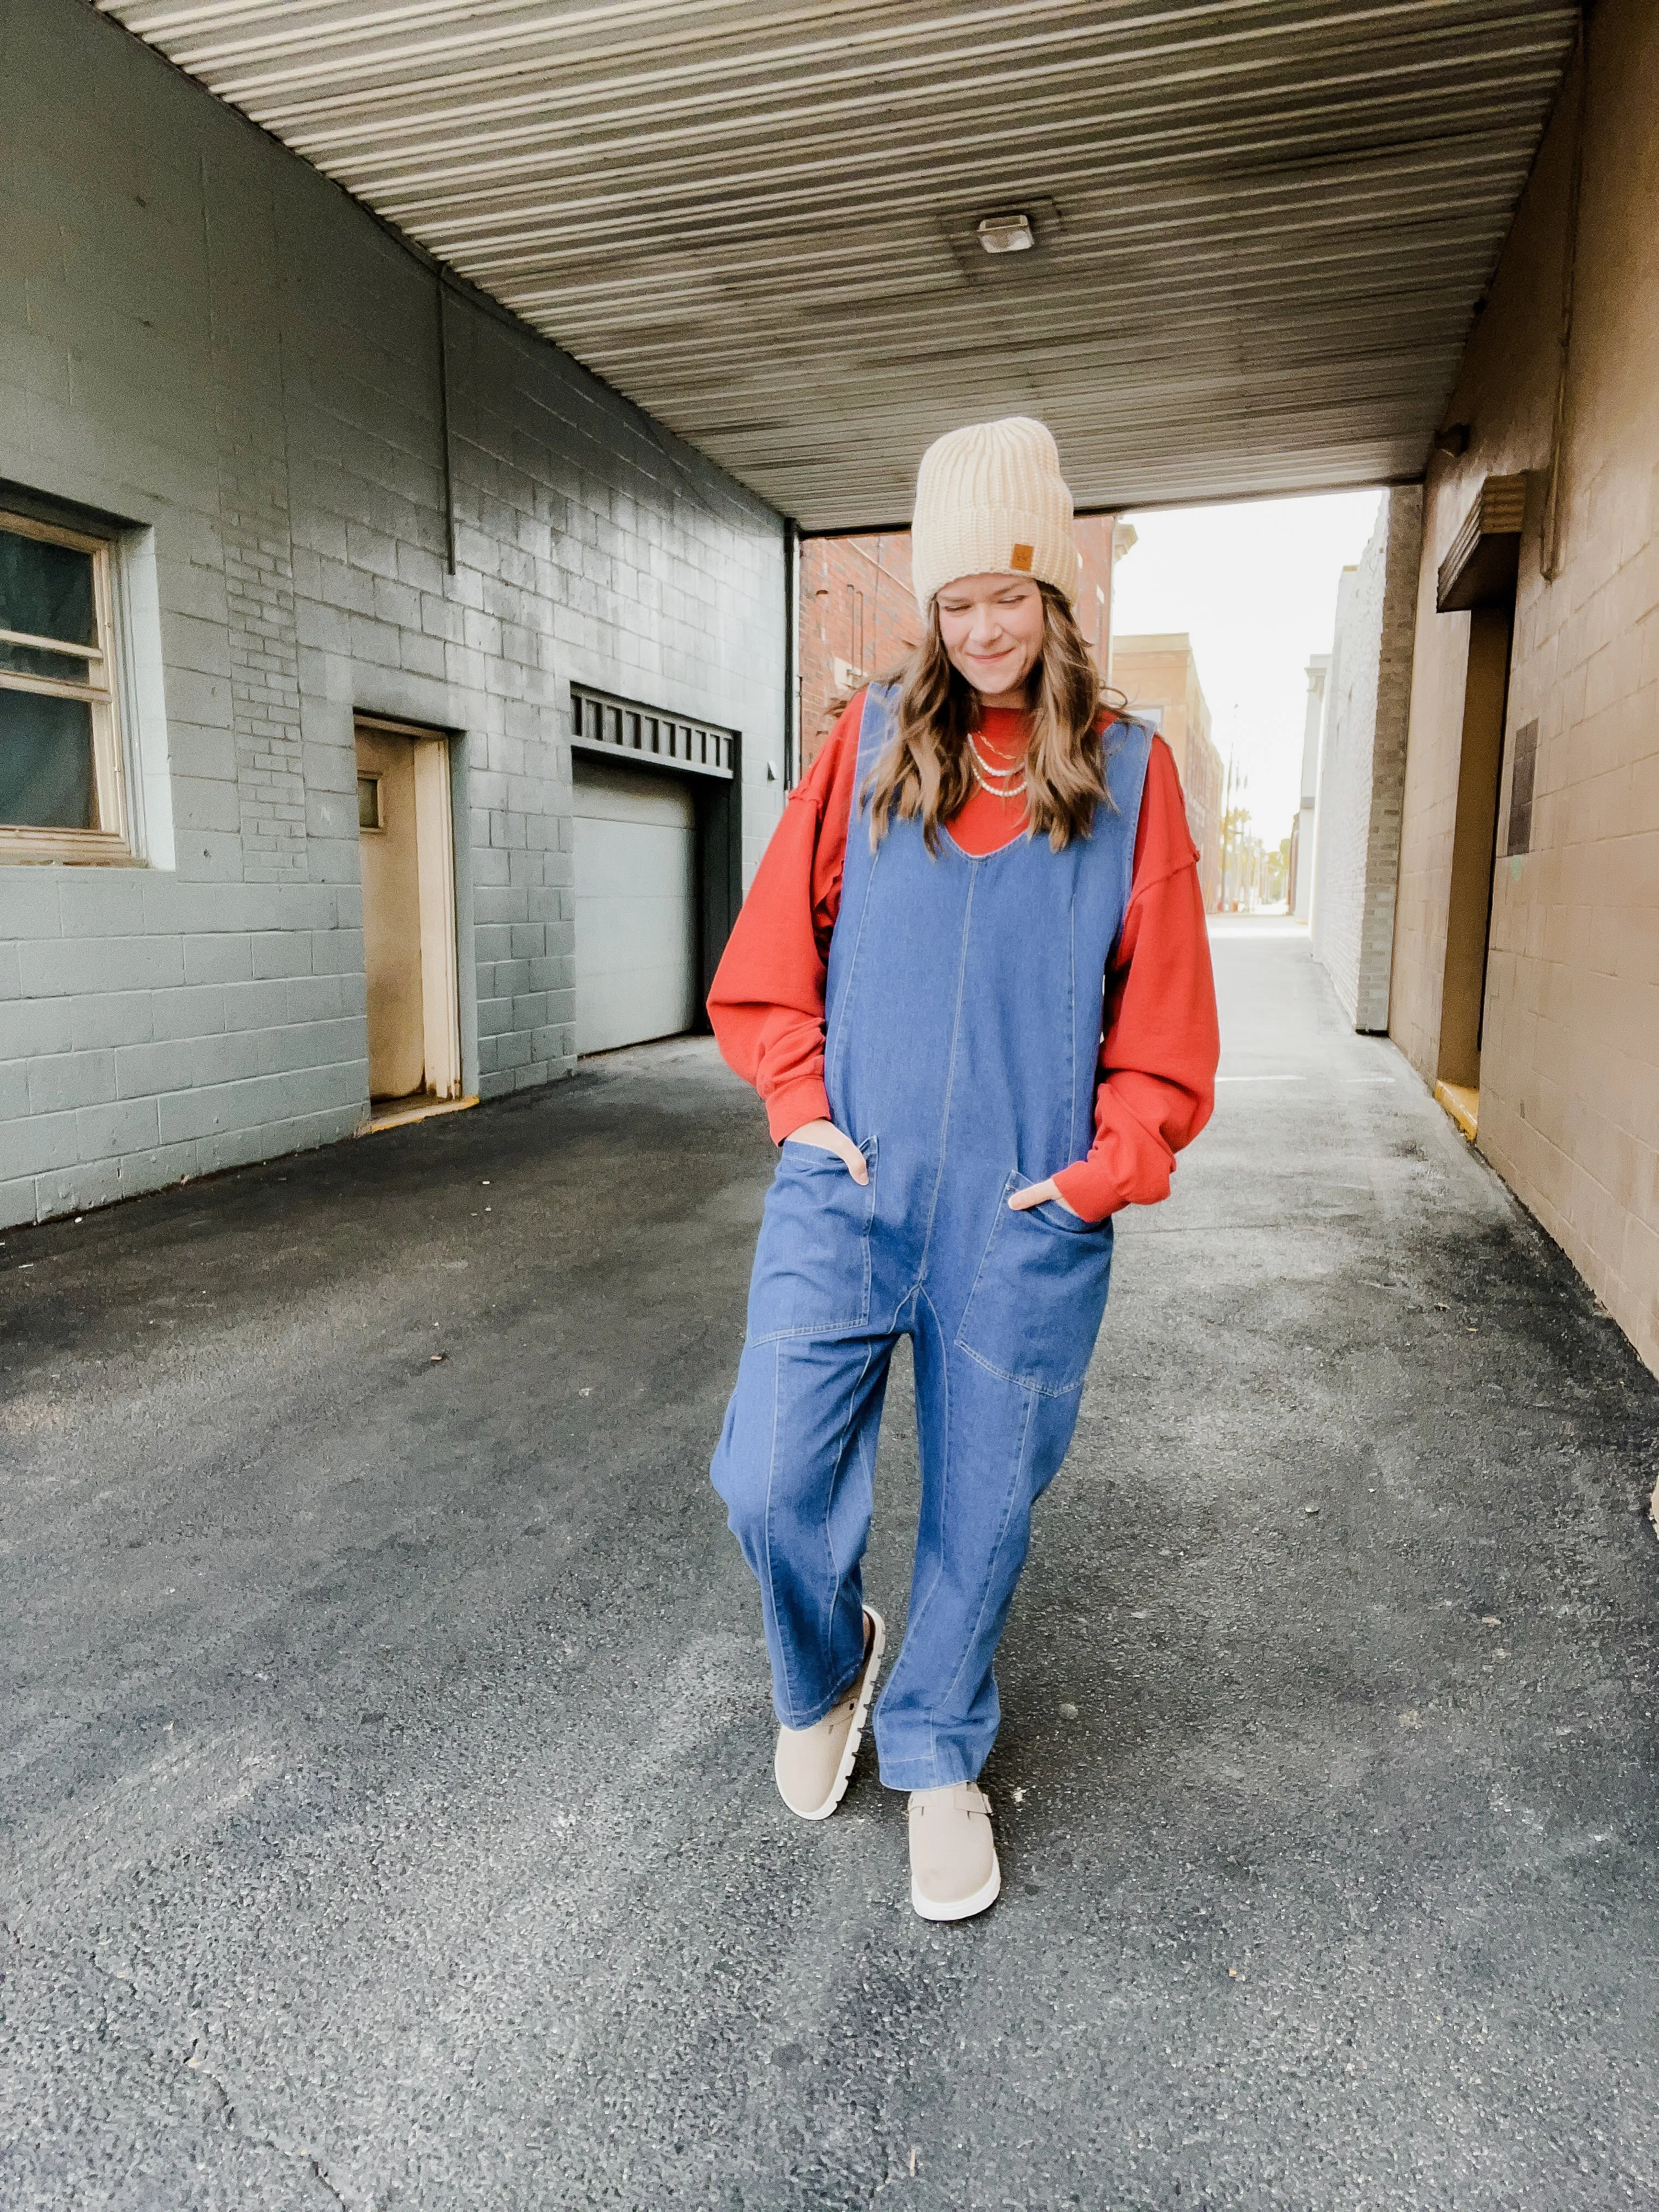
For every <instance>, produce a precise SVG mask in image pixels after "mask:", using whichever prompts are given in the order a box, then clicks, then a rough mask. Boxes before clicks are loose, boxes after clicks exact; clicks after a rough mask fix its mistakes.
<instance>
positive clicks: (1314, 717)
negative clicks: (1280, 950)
mask: <svg viewBox="0 0 1659 2212" xmlns="http://www.w3.org/2000/svg"><path fill="white" fill-rule="evenodd" d="M1330 672H1331V656H1330V654H1329V653H1315V654H1314V655H1313V656H1312V658H1311V659H1310V660H1309V662H1308V711H1307V716H1306V720H1304V724H1303V728H1302V798H1301V805H1300V806H1299V807H1298V809H1297V815H1296V819H1295V820H1294V821H1293V822H1292V823H1291V856H1290V861H1289V864H1288V873H1287V880H1286V884H1285V904H1286V905H1287V906H1288V907H1289V908H1290V911H1291V914H1292V915H1294V916H1295V918H1296V920H1297V921H1307V919H1308V915H1309V913H1310V908H1311V905H1312V900H1313V879H1314V839H1315V832H1316V820H1317V815H1318V807H1319V741H1320V736H1321V733H1322V731H1323V729H1324V726H1325V691H1326V686H1327V684H1328V679H1329V677H1330Z"/></svg>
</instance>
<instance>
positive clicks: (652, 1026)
mask: <svg viewBox="0 0 1659 2212" xmlns="http://www.w3.org/2000/svg"><path fill="white" fill-rule="evenodd" d="M574 770H575V810H574V811H575V848H576V849H575V861H576V1049H577V1051H578V1052H579V1053H582V1052H608V1051H610V1050H611V1049H612V1048H614V1047H616V1046H617V1045H624V1044H640V1043H642V1042H644V1041H645V1040H646V1039H647V1038H649V1037H661V1036H677V1035H678V1033H679V1032H680V1031H681V1030H688V1029H690V1027H691V1025H692V1024H693V1023H694V1022H695V1020H696V1001H697V957H696V947H697V896H696V892H697V875H696V807H695V805H694V804H693V800H692V795H691V792H690V788H689V787H688V786H687V784H686V783H685V781H684V780H683V779H682V778H680V777H678V776H675V775H664V774H662V773H660V772H659V771H655V770H653V769H630V768H626V767H623V766H617V767H612V766H611V763H609V762H608V761H598V760H592V759H588V758H584V757H581V756H580V755H578V757H577V758H576V761H575V763H574Z"/></svg>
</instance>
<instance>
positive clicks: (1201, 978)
mask: <svg viewBox="0 0 1659 2212" xmlns="http://www.w3.org/2000/svg"><path fill="white" fill-rule="evenodd" d="M863 713H864V694H863V693H862V692H860V694H859V696H858V697H857V698H856V699H854V701H853V702H852V704H851V705H850V706H849V707H848V709H847V711H846V713H845V714H843V715H842V718H841V720H839V721H838V722H837V723H836V726H835V729H834V731H833V732H832V733H831V734H830V737H829V741H828V743H827V744H825V746H824V748H823V751H822V752H821V753H820V754H819V755H818V757H817V760H816V761H815V762H814V763H813V764H812V769H811V774H810V775H808V776H807V777H806V779H805V781H804V782H803V783H801V784H800V785H799V787H798V788H797V789H796V790H795V791H794V792H793V793H791V795H790V799H789V803H788V805H787V806H786V807H785V808H784V811H783V819H782V820H781V822H780V823H779V824H778V826H777V829H775V831H774V832H773V836H772V842H770V844H769V846H768V847H767V848H766V853H765V856H764V858H763V860H762V861H761V864H760V866H759V868H758V869H757V872H756V875H755V881H754V884H753V887H752V888H751V890H750V893H749V896H748V898H747V899H746V900H745V901H744V906H743V909H742V911H741V912H740V914H739V915H738V920H737V925H736V927H734V929H733V930H732V936H731V940H730V942H729V943H728V944H727V945H726V952H725V955H724V957H722V959H721V961H720V968H719V969H718V971H717V973H716V975H715V977H714V988H713V990H712V991H711V992H710V993H709V994H708V1018H709V1020H710V1022H711V1023H712V1024H713V1026H714V1037H715V1041H716V1042H717V1043H718V1044H719V1046H720V1052H721V1054H723V1056H724V1057H725V1059H726V1062H727V1064H728V1065H729V1066H731V1067H732V1069H733V1070H734V1071H735V1072H736V1073H738V1075H741V1076H742V1077H743V1078H744V1080H745V1081H746V1082H749V1083H752V1084H753V1085H754V1086H755V1088H756V1090H757V1091H759V1093H760V1095H761V1097H762V1099H763V1102H764V1103H765V1107H766V1112H767V1120H768V1122H769V1127H770V1128H771V1132H772V1137H773V1141H774V1142H775V1143H777V1144H781V1143H782V1141H783V1139H785V1138H786V1137H787V1136H788V1135H789V1133H790V1132H791V1131H792V1130H794V1129H799V1127H801V1125H802V1124H803V1122H806V1121H828V1120H829V1119H830V1114H829V1100H828V1098H827V1097H825V1095H824V1089H823V989H824V976H825V972H826V969H827V965H828V962H829V935H830V932H831V931H832V930H833V929H834V927H835V926H836V915H837V913H838V912H839V911H840V908H841V878H842V859H843V856H844V855H845V853H846V850H847V830H848V821H849V820H850V818H851V815H852V805H853V782H854V770H855V769H856V766H857V760H858V742H859V725H860V720H861V719H862V716H863ZM975 741H976V743H977V744H978V745H979V748H980V750H981V752H982V753H984V754H985V756H986V757H987V760H990V761H992V762H993V763H1005V764H1006V765H1009V766H1013V765H1016V764H1018V762H1020V761H1021V760H1023V759H1024V753H1025V743H1026V720H1025V717H1024V715H1023V714H1018V713H1014V712H1011V711H1006V710H1000V709H993V710H991V711H989V712H987V714H986V716H985V719H984V724H983V726H982V727H981V730H980V731H979V732H977V733H976V739H975ZM949 827H950V830H951V836H952V837H953V838H954V839H955V841H956V842H957V844H958V845H960V846H961V847H962V848H963V851H964V852H967V853H970V854H975V855H976V856H978V855H982V854H986V853H994V852H995V851H996V850H997V848H999V847H1000V846H1002V845H1006V844H1009V843H1012V841H1013V839H1014V838H1016V837H1018V836H1020V835H1021V833H1022V832H1023V830H1024V827H1025V806H1024V800H1023V799H996V798H994V797H993V796H992V795H991V794H990V793H988V792H986V791H983V790H981V789H978V788H977V787H976V788H975V791H974V793H973V795H972V796H971V797H970V798H969V800H968V802H967V804H966V805H964V806H963V809H962V811H961V812H960V813H958V814H957V816H956V817H954V819H953V820H952V821H951V823H950V825H949ZM1103 1004H1104V1014H1103V1038H1102V1042H1101V1048H1100V1083H1099V1086H1098V1088H1097V1091H1096V1093H1095V1140H1094V1143H1093V1144H1092V1146H1091V1147H1090V1150H1089V1155H1088V1158H1086V1159H1082V1160H1077V1161H1074V1162H1073V1163H1071V1164H1069V1165H1068V1164H1064V1163H1054V1164H1051V1165H1050V1167H1049V1172H1050V1173H1051V1174H1053V1173H1054V1169H1055V1167H1059V1168H1060V1170H1061V1171H1060V1173H1057V1174H1054V1181H1055V1182H1056V1184H1057V1185H1058V1187H1059V1189H1060V1195H1061V1196H1062V1197H1063V1198H1064V1199H1065V1200H1066V1204H1067V1205H1068V1206H1071V1207H1073V1210H1074V1211H1075V1212H1078V1213H1079V1214H1081V1215H1082V1216H1083V1218H1084V1219H1085V1221H1098V1220H1101V1219H1103V1218H1104V1217H1105V1216H1106V1215H1107V1214H1109V1213H1115V1212H1116V1211H1117V1210H1118V1208H1119V1207H1120V1206H1151V1205H1153V1204H1155V1203H1156V1201H1157V1200H1159V1199H1161V1198H1167V1197H1168V1196H1169V1194H1170V1175H1171V1173H1172V1171H1173V1170H1174V1167H1175V1156H1176V1153H1177V1152H1179V1151H1180V1150H1181V1148H1182V1146H1183V1145H1188V1144H1190V1143H1191V1142H1192V1140H1193V1139H1194V1137H1195V1136H1196V1135H1197V1134H1198V1133H1199V1131H1200V1129H1201V1128H1202V1127H1204V1124H1205V1123H1206V1121H1208V1120H1209V1118H1210V1113H1211V1109H1212V1106H1213V1105H1214V1103H1215V1070H1216V1061H1217V1060H1218V1058H1219V1056H1220V1036H1219V1031H1218V1027H1217V1022H1216V1009H1215V985H1214V981H1213V979H1212V975H1211V970H1210V945H1209V938H1208V935H1207V933H1206V927H1205V921H1204V901H1203V896H1202V893H1201V891H1200V887H1199V880H1198V853H1197V849H1196V848H1195V847H1194V843H1193V841H1192V837H1191V836H1190V834H1189V832H1188V828H1187V812H1186V808H1185V806H1184V805H1183V804H1182V796H1181V781H1180V778H1179V776H1178V775H1177V774H1176V764H1175V757H1174V756H1173V754H1172V753H1171V752H1170V749H1169V747H1168V746H1167V745H1166V744H1164V740H1163V739H1162V738H1154V740H1153V742H1152V758H1151V760H1150V762H1149V763H1148V765H1147V769H1146V789H1145V793H1144V794H1143V796H1142V799H1141V803H1140V820H1139V825H1138V826H1137V829H1136V831H1135V859H1134V880H1133V889H1132V890H1131V893H1130V897H1129V910H1128V913H1127V915H1126V917H1125V919H1124V923H1123V930H1122V933H1121V936H1120V938H1119V939H1118V944H1117V949H1116V951H1115V953H1114V955H1113V957H1112V963H1111V966H1110V968H1109V969H1108V971H1107V973H1106V975H1105V976H1104V977H1103ZM1027 1168H1028V1172H1032V1173H1036V1172H1038V1171H1039V1170H1038V1169H1037V1164H1036V1163H1035V1162H1030V1163H1027Z"/></svg>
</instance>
